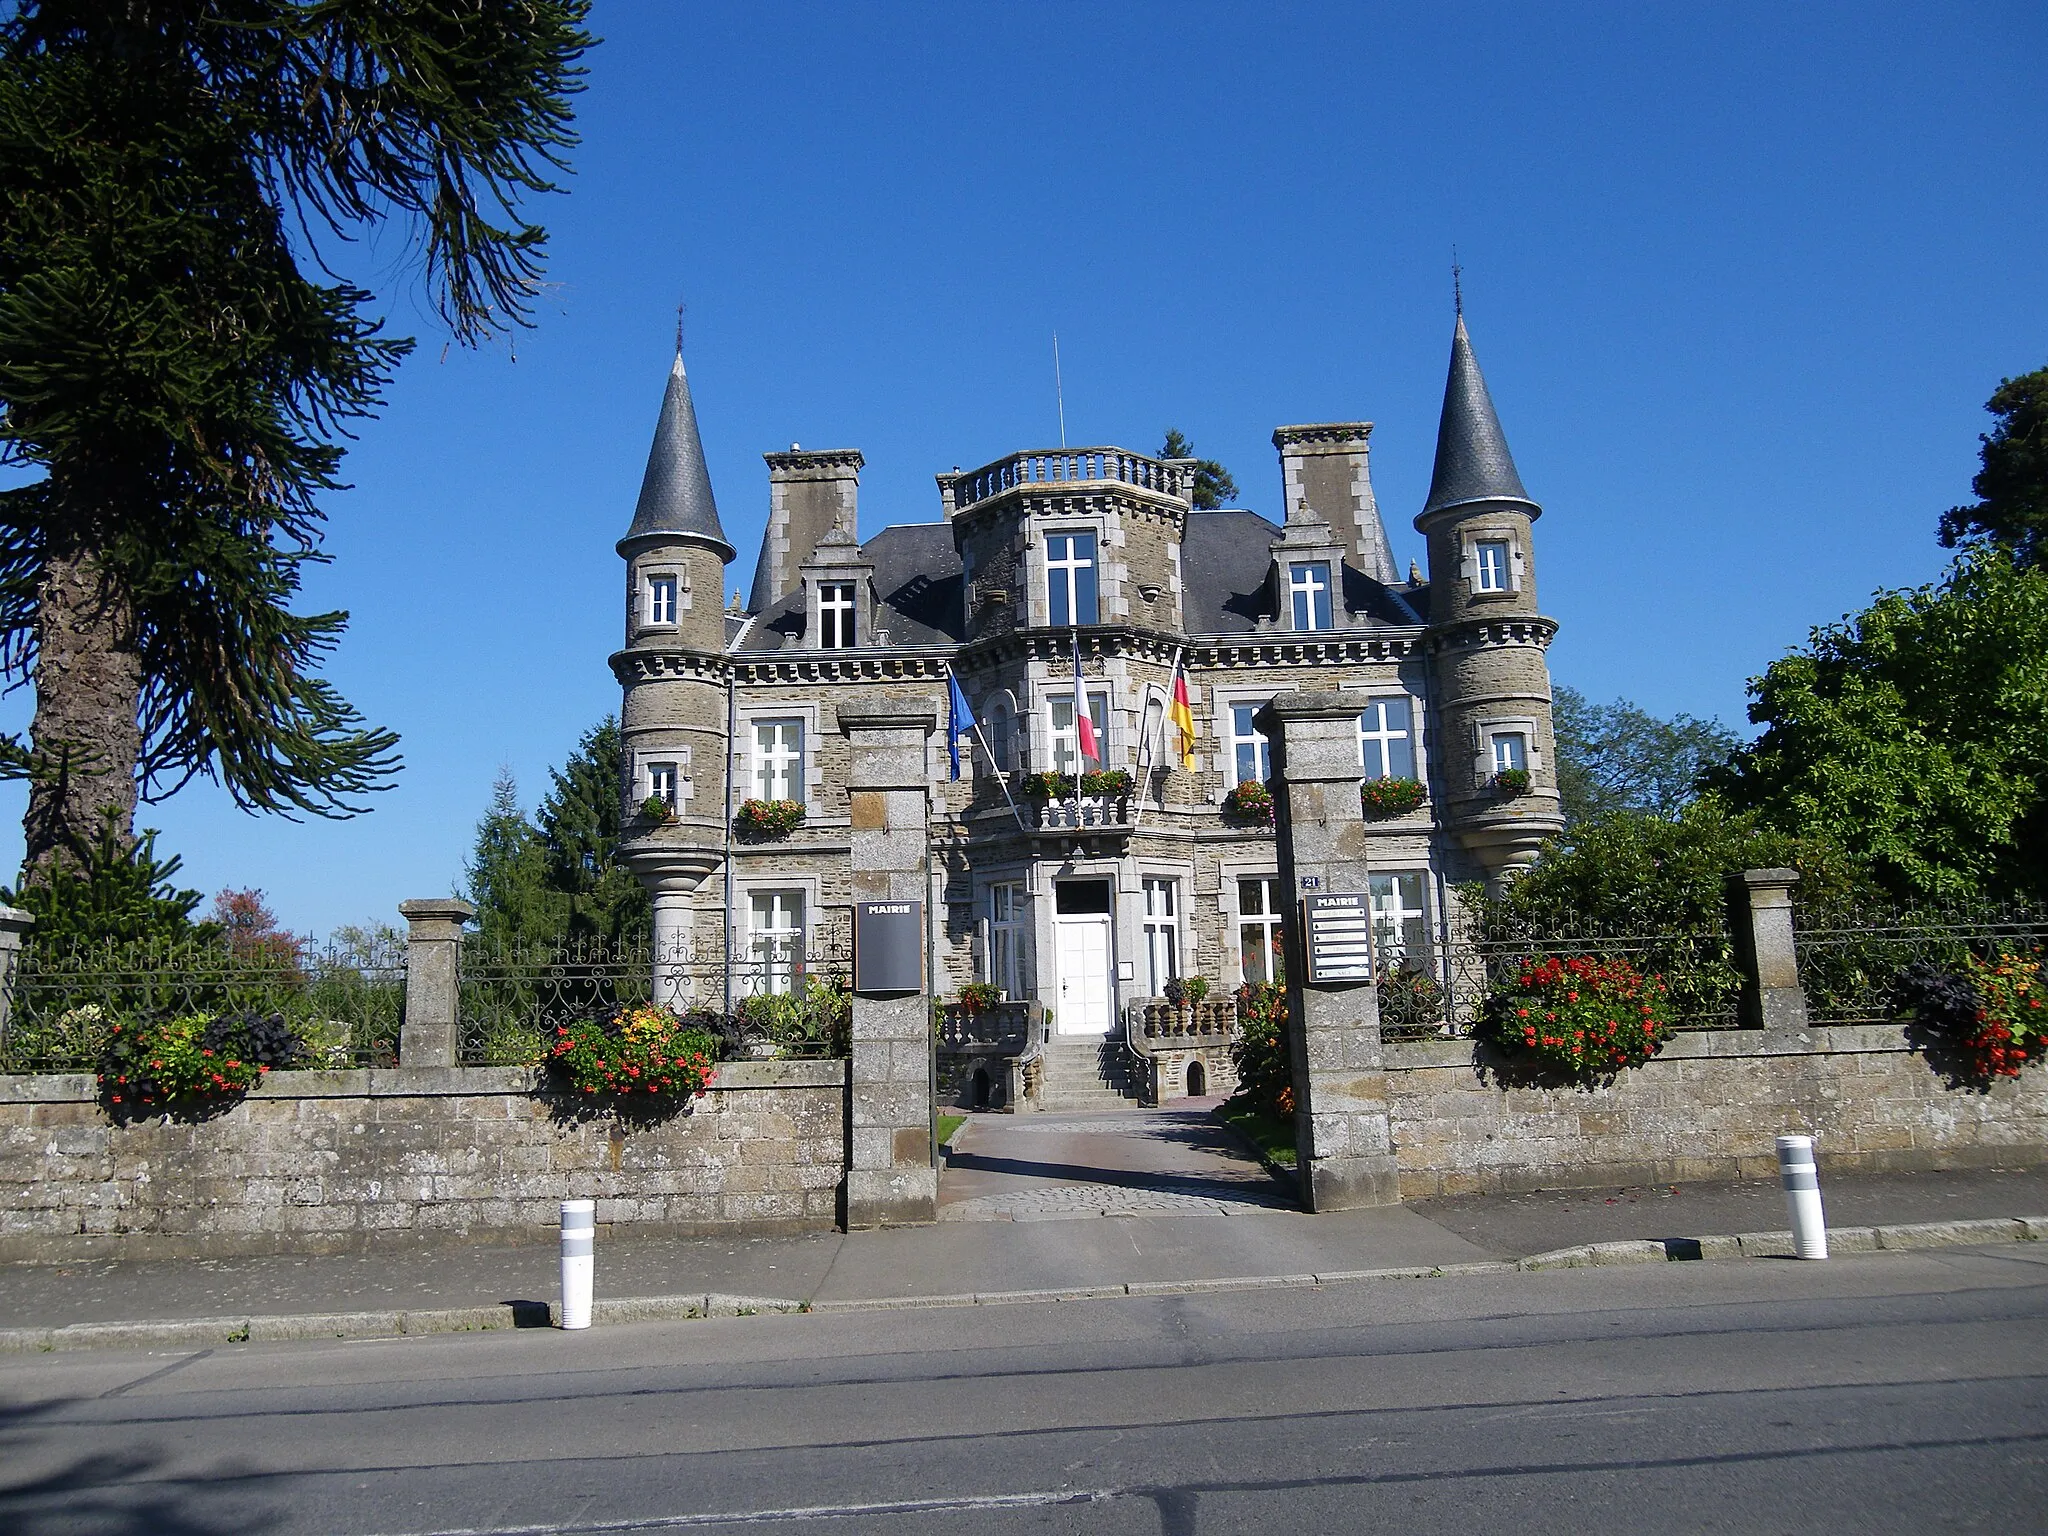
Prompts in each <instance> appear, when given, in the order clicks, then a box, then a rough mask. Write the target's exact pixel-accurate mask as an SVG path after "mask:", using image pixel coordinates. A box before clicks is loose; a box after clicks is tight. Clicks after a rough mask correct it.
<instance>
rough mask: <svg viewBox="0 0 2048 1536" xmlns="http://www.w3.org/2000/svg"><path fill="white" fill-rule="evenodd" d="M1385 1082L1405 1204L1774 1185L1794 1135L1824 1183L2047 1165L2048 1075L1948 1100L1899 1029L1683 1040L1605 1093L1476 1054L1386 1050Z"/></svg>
mask: <svg viewBox="0 0 2048 1536" xmlns="http://www.w3.org/2000/svg"><path fill="white" fill-rule="evenodd" d="M1475 1063H1476V1064H1477V1068H1478V1070H1476V1071H1475ZM1386 1068H1387V1092H1388V1097H1389V1099H1390V1101H1391V1104H1392V1111H1393V1113H1392V1121H1393V1126H1392V1129H1393V1139H1394V1153H1395V1156H1396V1158H1397V1160H1398V1165H1399V1170H1400V1183H1401V1197H1402V1198H1403V1199H1406V1200H1416V1199H1423V1198H1426V1197H1429V1196H1435V1195H1458V1194H1477V1193H1486V1194H1498V1193H1510V1192H1513V1191H1517V1190H1530V1189H1570V1188H1594V1187H1600V1186H1607V1185H1623V1184H1671V1183H1679V1182H1684V1181H1692V1180H1701V1179H1736V1178H1745V1179H1746V1178H1764V1177H1769V1176H1771V1175H1774V1174H1775V1173H1776V1172H1777V1166H1778V1163H1777V1155H1776V1151H1775V1148H1774V1141H1775V1138H1776V1137H1777V1136H1778V1135H1780V1134H1781V1133H1783V1132H1787V1131H1800V1132H1807V1133H1810V1134H1811V1135H1812V1136H1813V1137H1814V1142H1815V1147H1814V1150H1815V1151H1816V1152H1817V1153H1818V1154H1819V1160H1820V1165H1821V1169H1822V1174H1823V1177H1825V1175H1826V1173H1827V1171H1828V1170H1830V1169H1842V1170H1850V1169H1854V1170H1858V1171H1901V1172H1904V1171H1915V1170H1921V1169H1930V1168H1968V1167H2008V1168H2009V1167H2021V1166H2026V1165H2030V1164H2036V1163H2041V1162H2048V1073H2044V1072H2041V1071H2039V1070H2036V1069H2031V1068H2030V1069H2028V1070H2026V1071H2024V1072H2022V1073H2021V1074H2020V1076H2019V1077H2017V1078H2005V1079H2001V1080H1999V1081H1998V1082H1997V1083H1995V1084H1994V1085H1993V1086H1992V1087H1991V1088H1990V1089H1989V1090H1988V1091H1979V1090H1977V1089H1974V1088H1951V1087H1948V1086H1947V1085H1946V1083H1945V1082H1944V1081H1943V1079H1942V1077H1941V1076H1940V1075H1939V1074H1938V1073H1937V1072H1936V1071H1935V1070H1934V1069H1933V1068H1932V1067H1930V1066H1929V1065H1928V1063H1927V1061H1926V1059H1925V1058H1924V1057H1921V1056H1918V1055H1915V1054H1913V1053H1912V1052H1911V1051H1910V1050H1909V1049H1908V1048H1907V1045H1906V1039H1905V1031H1904V1029H1903V1028H1902V1027H1900V1026H1897V1025H1858V1026H1841V1027H1836V1028H1810V1029H1808V1030H1806V1031H1804V1032H1803V1033H1802V1035H1801V1036H1800V1037H1798V1039H1797V1041H1794V1042H1784V1041H1772V1040H1768V1039H1767V1038H1766V1036H1765V1033H1764V1032H1763V1031H1761V1030H1700V1031H1697V1032H1693V1033H1682V1034H1680V1035H1678V1036H1677V1037H1676V1038H1675V1039H1673V1040H1672V1041H1671V1043H1670V1044H1669V1045H1667V1046H1666V1047H1665V1048H1664V1050H1663V1052H1662V1053H1661V1054H1659V1055H1658V1056H1656V1057H1655V1058H1653V1059H1652V1060H1650V1061H1648V1062H1646V1063H1644V1064H1643V1065H1642V1066H1639V1067H1631V1068H1629V1069H1628V1070H1626V1071H1625V1072H1623V1073H1621V1074H1620V1076H1619V1077H1617V1078H1616V1079H1615V1081H1614V1082H1613V1083H1612V1084H1611V1085H1608V1086H1603V1087H1596V1088H1580V1089H1572V1088H1531V1087H1518V1086H1512V1083H1513V1078H1512V1077H1509V1078H1507V1079H1505V1080H1504V1079H1503V1077H1502V1076H1501V1070H1502V1069H1503V1068H1506V1069H1507V1071H1508V1072H1510V1073H1512V1071H1513V1070H1514V1069H1513V1066H1512V1065H1511V1064H1510V1063H1508V1062H1507V1061H1506V1059H1505V1058H1503V1057H1499V1056H1496V1055H1494V1054H1493V1053H1492V1052H1491V1051H1490V1049H1488V1048H1487V1047H1484V1046H1475V1044H1474V1043H1473V1042H1472V1041H1470V1040H1445V1041H1440V1042H1439V1041H1430V1042H1424V1043H1420V1044H1405V1045H1404V1044H1395V1045H1389V1046H1388V1047H1387V1048H1386Z"/></svg>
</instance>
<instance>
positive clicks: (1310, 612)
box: [1287, 560, 1330, 629]
mask: <svg viewBox="0 0 2048 1536" xmlns="http://www.w3.org/2000/svg"><path fill="white" fill-rule="evenodd" d="M1287 598H1288V603H1289V606H1290V607H1291V608H1292V609H1293V612H1294V627H1295V628H1296V629H1328V628H1329V627H1330V566H1329V562H1327V561H1324V560H1304V561H1302V562H1300V563H1299V564H1295V565H1290V566H1288V567H1287Z"/></svg>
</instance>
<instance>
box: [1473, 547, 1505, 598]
mask: <svg viewBox="0 0 2048 1536" xmlns="http://www.w3.org/2000/svg"><path fill="white" fill-rule="evenodd" d="M1514 589H1515V583H1514V578H1513V577H1512V576H1511V575H1509V573H1508V541H1507V540H1506V539H1481V540H1480V541H1479V542H1478V543H1477V544H1475V545H1473V547H1472V590H1473V591H1474V592H1512V591H1513V590H1514Z"/></svg>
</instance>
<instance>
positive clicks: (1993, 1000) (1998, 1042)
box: [1900, 950, 2048, 1083]
mask: <svg viewBox="0 0 2048 1536" xmlns="http://www.w3.org/2000/svg"><path fill="white" fill-rule="evenodd" d="M2042 971H2043V965H2042V954H2041V951H2039V950H2023V951H2020V952H2018V953H2013V952H2011V951H2007V950H1997V951H1994V952H1993V953H1992V955H1991V957H1990V958H1989V959H1980V958H1979V957H1977V956H1976V955H1970V956H1967V957H1966V958H1965V960H1964V965H1963V969H1962V970H1961V971H1960V972H1956V971H1950V970H1946V969H1944V968H1942V967H1939V966H1933V965H1927V964H1921V965H1915V966H1911V967H1909V968H1908V969H1907V971H1906V973H1905V975H1904V976H1903V977H1901V979H1900V981H1901V992H1902V994H1903V996H1904V1001H1905V1002H1906V1003H1907V1005H1908V1006H1909V1007H1911V1008H1912V1009H1913V1011H1914V1013H1915V1014H1916V1015H1917V1017H1918V1019H1919V1022H1920V1023H1921V1024H1922V1025H1923V1026H1925V1027H1926V1028H1928V1029H1929V1030H1931V1031H1932V1032H1933V1033H1934V1034H1936V1035H1937V1036H1939V1037H1941V1038H1942V1039H1943V1040H1944V1041H1946V1043H1947V1044H1948V1045H1949V1046H1950V1048H1951V1049H1953V1050H1954V1051H1956V1052H1957V1053H1959V1054H1960V1056H1961V1058H1962V1075H1963V1076H1966V1077H1971V1078H1974V1079H1975V1080H1976V1081H1978V1082H1980V1083H1988V1082H1990V1081H1991V1080H1992V1079H1993V1078H1999V1077H2018V1076H2019V1075H2020V1068H2021V1067H2023V1066H2025V1065H2026V1064H2027V1063H2028V1062H2030V1061H2039V1060H2041V1058H2042V1057H2043V1056H2044V1055H2048V977H2044V976H2043V974H2042Z"/></svg>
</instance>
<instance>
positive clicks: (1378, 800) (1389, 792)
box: [1358, 779, 1428, 821]
mask: <svg viewBox="0 0 2048 1536" xmlns="http://www.w3.org/2000/svg"><path fill="white" fill-rule="evenodd" d="M1427 797H1428V795H1427V791H1425V790H1424V789H1423V787H1422V781H1421V780H1420V779H1367V780H1366V781H1365V782H1364V783H1363V784H1361V785H1359V786H1358V799H1359V803H1360V805H1361V806H1362V807H1363V808H1364V810H1365V814H1366V815H1367V816H1369V817H1371V818H1372V819H1373V820H1375V821H1384V820H1386V819H1387V818H1388V817H1390V816H1406V815H1407V814H1408V813H1409V812H1410V811H1412V810H1415V809H1416V808H1417V807H1418V806H1420V805H1421V804H1422V802H1423V801H1424V800H1425V799H1426V798H1427Z"/></svg>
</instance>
